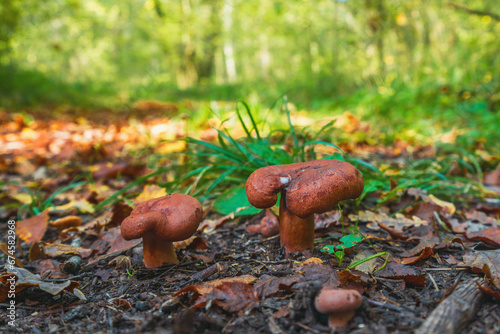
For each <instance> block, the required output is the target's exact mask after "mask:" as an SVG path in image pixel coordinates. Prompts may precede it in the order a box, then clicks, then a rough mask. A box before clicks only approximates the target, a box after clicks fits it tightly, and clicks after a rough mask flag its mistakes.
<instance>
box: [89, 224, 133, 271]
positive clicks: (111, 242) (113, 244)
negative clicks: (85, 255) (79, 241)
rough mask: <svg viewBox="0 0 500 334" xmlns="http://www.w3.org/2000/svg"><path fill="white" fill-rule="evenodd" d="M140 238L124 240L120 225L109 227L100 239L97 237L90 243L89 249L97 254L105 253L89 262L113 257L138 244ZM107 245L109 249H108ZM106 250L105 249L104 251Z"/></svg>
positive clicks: (92, 262)
mask: <svg viewBox="0 0 500 334" xmlns="http://www.w3.org/2000/svg"><path fill="white" fill-rule="evenodd" d="M141 242H142V239H134V240H125V239H123V237H122V234H121V229H120V227H113V228H110V229H109V230H107V231H106V232H105V234H104V235H103V236H102V238H101V239H97V240H96V241H94V242H93V243H92V245H90V248H91V249H95V250H97V252H98V254H101V253H104V252H106V253H105V254H103V255H101V256H99V257H97V258H94V259H92V260H91V261H90V262H89V263H90V264H94V263H97V262H99V261H100V260H103V259H107V258H109V257H115V256H118V255H120V254H121V253H123V252H125V251H126V250H129V249H130V248H133V247H135V246H137V245H139V244H140V243H141ZM108 247H109V249H108ZM106 250H107V251H106Z"/></svg>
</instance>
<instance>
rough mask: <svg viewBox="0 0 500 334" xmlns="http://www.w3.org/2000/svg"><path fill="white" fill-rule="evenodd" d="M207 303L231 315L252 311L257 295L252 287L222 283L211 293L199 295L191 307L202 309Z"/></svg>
mask: <svg viewBox="0 0 500 334" xmlns="http://www.w3.org/2000/svg"><path fill="white" fill-rule="evenodd" d="M209 301H210V302H212V303H214V304H216V305H218V306H219V307H222V308H223V309H224V310H225V311H227V312H231V313H235V312H240V311H246V310H249V309H252V308H254V307H256V306H257V305H258V303H259V300H258V296H257V293H256V292H255V290H254V289H253V288H252V286H251V285H249V284H247V283H243V282H237V281H230V282H222V283H221V284H219V285H217V286H216V287H214V289H212V291H210V292H208V293H206V294H203V295H201V296H200V297H199V298H198V299H197V300H196V303H195V304H194V305H193V307H194V308H200V307H204V306H206V305H207V302H209Z"/></svg>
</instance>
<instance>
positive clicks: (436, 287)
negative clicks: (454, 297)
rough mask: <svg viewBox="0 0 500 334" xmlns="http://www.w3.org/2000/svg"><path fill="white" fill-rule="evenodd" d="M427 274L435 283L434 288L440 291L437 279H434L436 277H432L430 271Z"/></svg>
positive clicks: (433, 283)
mask: <svg viewBox="0 0 500 334" xmlns="http://www.w3.org/2000/svg"><path fill="white" fill-rule="evenodd" d="M427 276H429V279H430V280H431V282H432V285H434V289H435V290H436V291H439V287H438V285H437V283H436V281H435V280H434V277H432V275H431V274H429V273H427Z"/></svg>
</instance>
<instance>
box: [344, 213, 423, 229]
mask: <svg viewBox="0 0 500 334" xmlns="http://www.w3.org/2000/svg"><path fill="white" fill-rule="evenodd" d="M349 219H350V220H351V221H357V220H358V219H359V220H360V221H362V222H368V223H370V224H367V227H368V228H370V229H372V230H378V229H379V226H378V224H379V223H382V224H384V225H386V226H388V227H392V228H393V229H394V230H396V231H398V232H399V233H402V232H403V228H406V227H418V226H421V225H428V224H429V223H428V222H426V221H425V220H422V219H420V218H418V217H412V219H409V218H406V217H405V216H404V215H402V214H400V213H397V214H396V216H395V218H391V217H389V216H388V215H387V214H385V213H382V212H381V213H376V212H372V211H360V212H359V213H358V214H357V215H349Z"/></svg>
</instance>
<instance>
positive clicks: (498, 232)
mask: <svg viewBox="0 0 500 334" xmlns="http://www.w3.org/2000/svg"><path fill="white" fill-rule="evenodd" d="M465 236H466V237H467V238H468V239H471V240H481V241H484V242H486V243H488V244H492V245H494V246H500V228H498V227H490V228H487V229H484V230H481V231H477V232H471V233H469V232H465Z"/></svg>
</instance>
